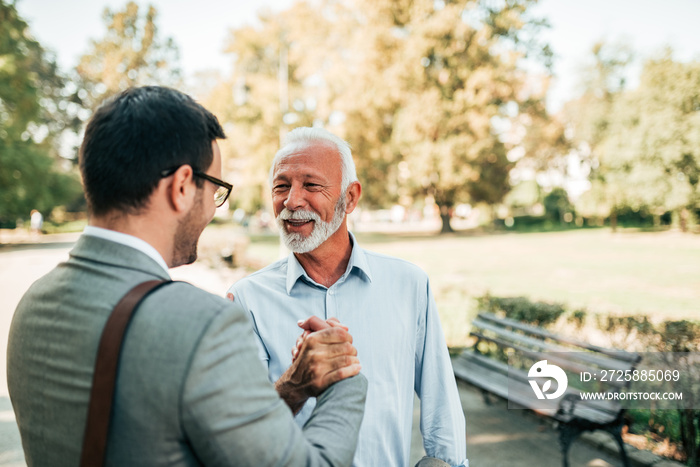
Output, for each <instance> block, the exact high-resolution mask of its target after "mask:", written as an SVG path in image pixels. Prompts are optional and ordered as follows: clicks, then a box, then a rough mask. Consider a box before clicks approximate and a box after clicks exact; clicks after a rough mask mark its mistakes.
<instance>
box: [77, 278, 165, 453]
mask: <svg viewBox="0 0 700 467" xmlns="http://www.w3.org/2000/svg"><path fill="white" fill-rule="evenodd" d="M169 282H172V281H162V280H153V281H147V282H143V283H141V284H139V285H137V286H136V287H134V288H133V289H131V290H130V291H129V292H128V293H127V294H126V295H125V296H124V297H123V298H122V299H121V300H120V301H119V303H117V306H115V307H114V310H113V311H112V314H110V315H109V318H108V319H107V324H105V327H104V329H103V330H102V337H101V338H100V345H99V347H98V349H97V360H96V361H95V373H94V374H93V376H92V389H91V391H90V404H89V406H88V414H87V423H86V424H85V435H84V436H83V452H82V454H81V457H80V465H81V467H88V466H89V467H96V466H97V467H99V466H101V465H103V464H104V459H105V451H106V449H107V433H108V432H109V421H110V418H111V416H112V399H113V398H114V385H115V382H116V380H117V368H118V366H119V353H120V351H121V347H122V340H123V338H124V333H125V332H126V328H127V327H128V326H129V322H130V321H131V317H132V316H133V315H134V311H136V308H137V307H138V305H139V304H140V303H141V301H142V300H143V299H144V298H146V296H147V295H148V294H149V293H151V292H153V291H154V290H155V289H156V288H158V287H159V286H161V285H164V284H167V283H169Z"/></svg>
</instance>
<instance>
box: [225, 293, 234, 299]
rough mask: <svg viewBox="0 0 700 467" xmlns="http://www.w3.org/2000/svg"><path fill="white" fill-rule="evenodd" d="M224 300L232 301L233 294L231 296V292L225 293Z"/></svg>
mask: <svg viewBox="0 0 700 467" xmlns="http://www.w3.org/2000/svg"><path fill="white" fill-rule="evenodd" d="M226 298H228V299H229V300H231V301H233V294H232V293H231V292H229V293H227V294H226Z"/></svg>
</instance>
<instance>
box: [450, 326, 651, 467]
mask: <svg viewBox="0 0 700 467" xmlns="http://www.w3.org/2000/svg"><path fill="white" fill-rule="evenodd" d="M470 336H472V337H473V338H475V342H474V344H473V345H472V346H471V347H470V348H468V349H466V350H465V351H464V352H462V353H461V354H460V355H459V356H458V357H457V358H455V360H454V362H453V367H454V372H455V376H456V377H457V378H458V379H461V380H463V381H466V382H468V383H470V384H471V385H473V386H476V387H477V388H479V389H481V391H482V392H483V394H484V398H485V400H486V403H490V402H489V398H488V395H489V394H493V395H496V396H498V397H500V398H503V399H507V400H508V401H509V406H510V405H511V404H515V405H516V406H518V407H521V408H525V409H530V410H532V411H533V412H535V413H537V414H538V415H541V416H545V417H548V418H550V419H552V420H554V421H555V425H557V427H558V429H559V443H560V448H561V451H562V457H563V465H564V467H568V466H569V460H568V451H569V447H570V446H571V443H572V442H573V441H574V440H575V439H576V438H577V437H578V436H579V435H580V434H581V433H583V432H585V431H593V430H605V431H607V432H609V433H610V434H611V435H612V436H613V437H614V438H615V440H616V441H617V444H618V445H619V448H620V456H621V459H622V462H623V464H624V465H625V467H627V466H628V465H629V463H628V459H627V455H626V453H625V450H624V444H623V442H622V426H623V415H624V410H623V409H622V407H621V406H620V403H619V402H618V401H600V400H599V401H582V400H580V397H579V396H578V394H579V391H578V390H577V389H576V388H575V387H572V383H573V385H576V384H577V383H576V382H575V381H573V382H572V377H571V376H569V378H568V380H569V386H568V388H567V390H566V392H565V393H564V395H563V396H561V397H559V398H557V399H556V400H555V401H551V403H550V404H548V407H547V408H545V407H543V406H542V404H541V401H538V400H537V398H536V397H534V392H533V387H532V386H531V384H530V379H532V378H529V377H528V369H529V368H530V366H531V365H532V364H534V363H535V362H540V361H542V360H548V363H549V364H554V365H556V366H559V367H560V368H562V369H563V370H564V371H566V372H567V373H569V374H571V375H576V378H577V379H578V375H580V374H581V372H589V373H590V374H596V372H598V374H599V373H600V370H601V369H605V370H621V371H623V372H624V371H626V370H633V369H634V367H635V366H636V365H637V364H638V362H639V361H640V360H641V357H640V356H639V354H636V353H631V352H624V351H619V350H612V349H606V348H602V347H598V346H594V345H591V344H588V343H586V342H581V341H578V340H576V339H572V338H568V337H565V336H559V335H555V334H554V333H551V332H549V331H546V330H544V329H542V328H540V327H537V326H532V325H528V324H524V323H521V322H519V321H515V320H513V319H508V318H499V317H498V316H496V315H493V314H490V313H481V314H479V315H478V317H477V318H476V319H475V320H474V321H473V322H472V330H471V333H470ZM552 353H554V354H552ZM508 361H510V362H511V363H513V364H512V365H510V368H509V364H508V363H507V362H508ZM515 362H519V363H520V364H519V365H517V367H515V366H514V364H515ZM629 384H630V383H629V382H624V381H622V382H618V381H612V382H610V383H606V385H607V386H606V390H608V391H609V390H612V391H621V390H624V389H625V388H627V387H629ZM548 402H549V401H548Z"/></svg>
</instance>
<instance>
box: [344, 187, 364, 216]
mask: <svg viewBox="0 0 700 467" xmlns="http://www.w3.org/2000/svg"><path fill="white" fill-rule="evenodd" d="M360 196H362V185H360V182H352V183H351V184H350V185H349V186H348V189H347V190H346V191H345V214H350V213H351V212H353V211H354V210H355V208H356V207H357V203H358V202H359V201H360Z"/></svg>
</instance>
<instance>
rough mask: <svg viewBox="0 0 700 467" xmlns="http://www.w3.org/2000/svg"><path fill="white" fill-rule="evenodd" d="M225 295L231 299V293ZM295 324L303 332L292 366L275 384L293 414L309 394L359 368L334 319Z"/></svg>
mask: <svg viewBox="0 0 700 467" xmlns="http://www.w3.org/2000/svg"><path fill="white" fill-rule="evenodd" d="M227 298H228V299H229V300H231V301H233V300H234V298H233V295H232V294H230V293H229V294H227ZM297 324H298V325H299V327H300V328H301V329H302V330H303V331H302V334H301V335H300V336H299V338H298V339H297V341H296V344H295V346H294V348H293V349H292V365H291V366H290V367H289V368H287V371H285V372H284V373H282V375H281V376H280V377H279V379H278V380H277V382H276V383H275V389H276V390H277V393H278V394H279V395H280V397H281V398H282V399H284V401H285V402H286V403H287V405H288V406H289V407H290V408H291V409H292V412H294V413H295V414H296V413H297V412H299V410H301V408H302V407H303V406H304V404H305V403H306V401H307V400H308V399H309V397H316V396H318V395H319V394H321V393H322V392H323V391H325V390H326V388H328V387H329V386H331V385H332V384H334V383H337V382H338V381H341V380H343V379H345V378H349V377H351V376H355V375H357V374H358V373H360V370H361V366H360V360H359V359H358V358H357V349H356V348H355V347H354V346H353V345H352V336H351V335H350V333H349V332H348V328H347V326H343V325H342V324H340V322H339V321H338V320H337V319H336V318H330V319H328V320H326V321H324V320H322V319H321V318H319V317H317V316H311V317H310V318H307V319H306V320H303V321H299V322H298V323H297Z"/></svg>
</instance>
